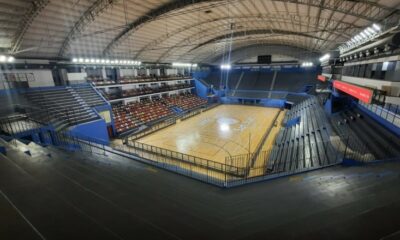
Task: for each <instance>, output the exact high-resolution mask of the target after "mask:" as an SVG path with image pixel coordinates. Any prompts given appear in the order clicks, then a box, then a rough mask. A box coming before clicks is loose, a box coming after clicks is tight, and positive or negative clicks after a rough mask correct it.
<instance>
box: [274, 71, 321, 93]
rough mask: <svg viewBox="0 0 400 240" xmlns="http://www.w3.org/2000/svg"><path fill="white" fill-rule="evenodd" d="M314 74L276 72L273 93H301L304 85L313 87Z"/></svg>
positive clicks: (314, 82) (314, 81)
mask: <svg viewBox="0 0 400 240" xmlns="http://www.w3.org/2000/svg"><path fill="white" fill-rule="evenodd" d="M316 78H317V77H316V73H315V72H301V73H291V72H279V71H278V72H277V74H276V79H275V84H274V88H273V91H288V92H301V90H302V88H303V87H304V86H305V85H313V86H315V84H316V83H317V82H316V80H315V79H316Z"/></svg>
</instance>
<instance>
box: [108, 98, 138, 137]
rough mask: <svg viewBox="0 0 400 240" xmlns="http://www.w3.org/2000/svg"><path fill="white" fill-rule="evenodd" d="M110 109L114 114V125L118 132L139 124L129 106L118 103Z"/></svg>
mask: <svg viewBox="0 0 400 240" xmlns="http://www.w3.org/2000/svg"><path fill="white" fill-rule="evenodd" d="M112 110H113V114H114V122H115V127H116V130H117V132H118V133H121V132H125V131H127V130H130V129H133V128H135V127H137V126H139V125H141V122H140V121H139V120H138V119H137V118H136V117H135V116H134V115H133V113H132V112H131V111H130V108H128V107H126V106H124V105H121V104H118V105H114V106H113V108H112Z"/></svg>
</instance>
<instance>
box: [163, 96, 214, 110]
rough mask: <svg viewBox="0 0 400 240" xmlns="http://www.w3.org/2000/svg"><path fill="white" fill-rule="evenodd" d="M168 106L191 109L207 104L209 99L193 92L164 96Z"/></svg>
mask: <svg viewBox="0 0 400 240" xmlns="http://www.w3.org/2000/svg"><path fill="white" fill-rule="evenodd" d="M163 100H164V102H165V103H166V104H167V106H168V107H173V106H176V107H179V108H181V109H182V110H184V111H185V110H189V109H193V108H197V107H200V106H203V105H205V104H207V100H205V99H202V98H199V97H197V96H195V95H193V94H182V95H177V96H170V97H167V98H163Z"/></svg>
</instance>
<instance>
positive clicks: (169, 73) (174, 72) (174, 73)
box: [165, 68, 178, 76]
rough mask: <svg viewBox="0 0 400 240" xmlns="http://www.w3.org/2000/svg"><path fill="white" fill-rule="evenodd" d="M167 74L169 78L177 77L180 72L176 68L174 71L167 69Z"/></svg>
mask: <svg viewBox="0 0 400 240" xmlns="http://www.w3.org/2000/svg"><path fill="white" fill-rule="evenodd" d="M165 74H166V75H167V76H169V75H177V74H178V70H177V69H176V68H174V69H165Z"/></svg>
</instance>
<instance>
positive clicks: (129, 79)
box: [86, 75, 191, 86]
mask: <svg viewBox="0 0 400 240" xmlns="http://www.w3.org/2000/svg"><path fill="white" fill-rule="evenodd" d="M86 79H87V81H89V82H91V83H93V84H94V85H95V86H106V85H113V84H130V83H146V82H161V81H172V80H189V79H191V76H188V75H168V76H156V75H150V76H147V75H139V76H123V77H120V78H119V79H118V80H117V81H111V80H109V79H103V78H102V77H87V78H86Z"/></svg>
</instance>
